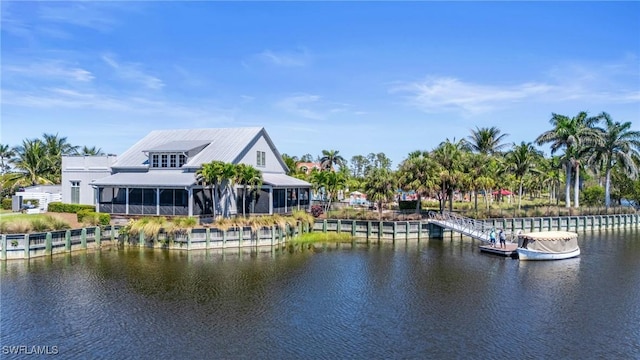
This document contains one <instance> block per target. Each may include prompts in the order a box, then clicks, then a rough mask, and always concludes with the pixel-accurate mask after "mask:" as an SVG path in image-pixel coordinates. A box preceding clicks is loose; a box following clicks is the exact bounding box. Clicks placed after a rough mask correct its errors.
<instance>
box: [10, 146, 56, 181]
mask: <svg viewBox="0 0 640 360" xmlns="http://www.w3.org/2000/svg"><path fill="white" fill-rule="evenodd" d="M14 150H15V157H14V158H13V159H12V160H11V162H12V163H13V164H14V166H15V168H16V170H18V171H17V172H16V173H15V176H12V178H13V182H14V183H16V184H22V185H37V184H53V183H55V179H56V174H55V173H54V172H53V169H54V165H53V164H52V162H51V158H50V157H49V156H47V147H46V145H45V144H44V143H43V142H42V140H40V139H25V140H23V141H22V145H20V146H18V147H16V148H15V149H14Z"/></svg>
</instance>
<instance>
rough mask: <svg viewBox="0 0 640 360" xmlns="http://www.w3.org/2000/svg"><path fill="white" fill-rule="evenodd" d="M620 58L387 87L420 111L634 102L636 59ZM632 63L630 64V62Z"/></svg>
mask: <svg viewBox="0 0 640 360" xmlns="http://www.w3.org/2000/svg"><path fill="white" fill-rule="evenodd" d="M633 59H634V58H632V59H625V60H624V61H621V62H618V63H606V64H583V63H581V64H577V63H573V64H562V65H557V66H555V67H554V68H552V69H550V70H549V71H548V72H547V73H546V74H544V77H545V79H544V80H537V81H530V82H524V83H517V84H509V85H500V84H490V83H485V84H481V83H472V82H465V81H463V80H461V79H458V78H454V77H443V76H430V77H428V78H426V79H424V80H420V81H413V82H405V83H397V84H396V85H394V86H392V87H391V88H390V89H389V92H390V93H392V94H401V95H404V96H405V97H406V99H407V100H408V102H409V104H411V105H412V106H415V107H417V108H419V109H421V110H423V111H425V112H429V113H436V112H451V111H453V112H460V113H462V114H465V115H476V114H480V113H486V112H490V111H493V110H496V109H504V108H510V107H513V106H514V104H516V103H522V102H526V103H528V104H540V103H547V104H548V103H558V102H581V103H587V104H589V103H601V104H607V103H634V102H638V101H639V100H640V86H639V84H640V74H639V73H638V72H637V69H636V70H635V71H634V70H633V69H634V66H635V67H636V68H637V62H636V61H633ZM634 64H635V65H634Z"/></svg>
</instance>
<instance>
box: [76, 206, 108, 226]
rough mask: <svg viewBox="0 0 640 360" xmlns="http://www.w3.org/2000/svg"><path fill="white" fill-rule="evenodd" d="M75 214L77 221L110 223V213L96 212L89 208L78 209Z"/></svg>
mask: <svg viewBox="0 0 640 360" xmlns="http://www.w3.org/2000/svg"><path fill="white" fill-rule="evenodd" d="M76 215H77V218H78V222H79V223H84V224H87V225H109V224H110V223H111V215H110V214H106V213H97V212H95V211H92V210H90V209H82V210H78V212H77V213H76Z"/></svg>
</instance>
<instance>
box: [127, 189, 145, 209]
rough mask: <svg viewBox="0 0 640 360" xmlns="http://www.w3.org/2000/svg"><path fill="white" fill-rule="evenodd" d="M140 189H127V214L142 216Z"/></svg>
mask: <svg viewBox="0 0 640 360" xmlns="http://www.w3.org/2000/svg"><path fill="white" fill-rule="evenodd" d="M142 205H143V204H142V189H129V214H134V215H138V214H142Z"/></svg>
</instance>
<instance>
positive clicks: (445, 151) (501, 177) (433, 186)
mask: <svg viewBox="0 0 640 360" xmlns="http://www.w3.org/2000/svg"><path fill="white" fill-rule="evenodd" d="M549 123H550V125H551V128H550V129H549V130H547V131H545V132H543V133H542V134H540V135H539V136H537V137H536V138H535V139H534V140H533V141H531V142H525V141H522V142H520V143H511V144H509V143H508V142H506V138H507V137H508V136H509V134H506V133H502V131H501V130H500V129H498V128H497V127H495V126H494V127H483V128H479V127H476V128H475V129H474V130H471V131H470V135H469V136H467V137H466V138H463V139H460V140H458V141H456V140H455V139H453V140H450V139H448V138H447V139H446V140H445V141H443V142H441V143H440V144H439V145H438V146H437V147H436V148H434V149H432V150H416V151H413V152H411V153H409V154H408V155H407V157H406V158H405V159H403V160H402V162H401V163H400V164H399V165H398V167H397V169H396V170H391V162H390V161H389V160H388V158H386V156H385V155H384V153H379V154H369V155H367V156H363V155H356V156H353V157H352V158H351V162H350V166H348V162H347V161H346V160H345V159H344V158H343V157H342V156H340V155H339V151H337V150H323V155H322V156H319V157H318V158H317V161H318V162H319V163H320V164H321V166H320V169H319V170H314V171H311V172H310V173H306V172H301V171H300V170H299V169H298V166H297V164H299V163H300V162H301V159H298V158H297V157H295V156H289V155H287V154H283V159H284V161H285V163H286V164H287V166H288V167H289V173H290V175H292V176H295V177H298V178H301V179H304V180H307V181H309V182H310V183H311V184H312V185H313V187H314V189H316V190H317V191H321V192H322V191H324V192H325V194H326V196H327V198H328V200H329V202H330V201H332V200H333V201H335V200H336V196H337V194H338V191H339V190H342V189H346V188H348V189H349V190H351V191H353V190H359V191H363V192H364V193H366V194H367V197H368V199H369V200H370V201H372V202H375V203H377V204H378V206H377V207H378V209H379V211H381V210H382V204H383V203H386V202H389V201H392V200H393V199H394V198H395V196H397V190H398V189H402V190H405V191H414V192H415V193H416V194H417V196H418V199H419V200H420V199H423V198H432V199H437V200H438V202H439V204H440V210H444V208H445V207H446V203H447V202H448V203H449V209H450V210H451V209H452V207H453V197H454V193H457V194H468V195H469V199H470V198H471V197H473V201H474V207H475V209H476V210H477V209H478V206H479V205H478V195H479V194H484V195H486V196H483V198H484V206H485V207H487V208H488V207H489V201H491V199H492V196H489V195H491V194H493V193H494V192H495V190H502V189H510V190H513V192H514V193H517V195H518V209H520V206H521V203H522V196H523V195H524V194H529V195H530V196H537V197H542V196H543V194H544V195H545V196H548V201H549V203H550V204H552V203H555V204H556V205H559V204H560V201H563V202H564V206H565V207H567V208H569V207H571V206H573V207H574V208H578V207H579V206H580V197H581V196H580V195H581V192H585V193H588V195H589V196H585V198H587V199H588V201H589V204H588V205H598V204H599V203H600V202H601V203H602V205H604V206H606V207H609V206H611V204H612V200H614V201H615V202H616V203H618V204H620V201H621V200H622V199H624V198H626V199H629V200H633V201H635V202H636V203H639V202H640V182H639V181H638V180H637V178H638V169H639V168H640V153H639V151H640V132H638V131H634V130H632V129H631V125H632V124H631V122H618V121H614V120H613V119H612V118H611V116H610V115H609V114H607V113H606V112H603V113H601V114H599V115H597V116H589V115H588V114H587V113H586V112H584V111H582V112H579V113H578V114H577V115H575V116H573V117H569V116H566V115H561V114H555V113H554V114H552V116H551V119H550V120H549ZM545 144H549V145H550V147H551V154H550V156H549V157H547V156H545V155H544V154H543V152H542V151H540V150H539V149H537V148H536V145H537V146H542V145H545ZM305 157H306V159H309V158H310V156H309V155H308V154H307V155H305ZM334 166H337V170H336V171H328V170H332V169H334ZM563 185H564V193H562V191H561V188H562V186H563ZM600 189H602V194H600V192H599V191H600ZM594 194H595V195H594ZM572 195H573V200H572V199H571V197H572ZM583 195H587V194H583ZM497 196H498V197H500V196H501V193H500V192H498V194H497ZM419 206H420V201H418V202H417V208H419Z"/></svg>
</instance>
